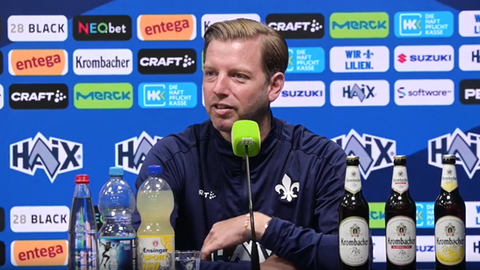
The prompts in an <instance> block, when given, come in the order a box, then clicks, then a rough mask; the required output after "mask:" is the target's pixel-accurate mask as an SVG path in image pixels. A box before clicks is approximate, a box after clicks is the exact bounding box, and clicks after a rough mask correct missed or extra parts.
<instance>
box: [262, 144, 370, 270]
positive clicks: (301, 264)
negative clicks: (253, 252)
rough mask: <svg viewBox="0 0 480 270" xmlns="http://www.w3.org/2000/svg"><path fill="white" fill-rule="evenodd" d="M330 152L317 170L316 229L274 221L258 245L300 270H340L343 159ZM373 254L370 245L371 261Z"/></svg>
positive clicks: (336, 151) (338, 153)
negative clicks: (339, 241)
mask: <svg viewBox="0 0 480 270" xmlns="http://www.w3.org/2000/svg"><path fill="white" fill-rule="evenodd" d="M331 148H333V149H330V150H331V152H332V154H330V155H329V156H327V158H325V159H323V160H321V163H320V165H319V168H318V170H316V171H317V176H316V181H317V182H316V183H317V194H316V196H317V197H316V198H315V202H316V208H315V214H316V217H317V218H318V221H317V228H303V227H297V226H296V225H295V224H293V223H291V222H289V221H286V220H282V219H279V218H276V217H273V218H272V219H271V220H270V222H269V225H268V227H267V229H266V230H265V233H264V234H263V236H262V237H261V239H260V241H259V242H260V243H261V244H262V245H263V246H264V247H265V248H267V249H270V250H271V251H272V252H273V253H274V254H276V255H277V256H279V257H281V258H283V259H285V260H287V261H290V262H292V263H293V264H294V265H296V267H298V268H299V269H302V270H303V269H305V270H306V269H325V270H327V269H328V270H337V269H339V254H338V248H339V246H338V207H339V204H340V201H341V198H342V197H343V194H344V181H345V170H346V161H345V160H346V155H345V153H344V151H343V150H341V149H340V148H337V147H331ZM370 243H371V241H370ZM372 251H373V246H372V245H371V246H370V258H373V256H372ZM371 263H372V260H371V261H370V264H371Z"/></svg>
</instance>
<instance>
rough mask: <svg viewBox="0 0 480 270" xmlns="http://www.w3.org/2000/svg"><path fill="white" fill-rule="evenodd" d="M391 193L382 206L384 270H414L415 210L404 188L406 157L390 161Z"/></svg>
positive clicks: (415, 247)
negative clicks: (391, 173)
mask: <svg viewBox="0 0 480 270" xmlns="http://www.w3.org/2000/svg"><path fill="white" fill-rule="evenodd" d="M393 165H394V167H393V176H392V191H391V194H390V197H389V198H388V200H387V202H386V203H385V236H386V249H387V270H416V269H417V266H416V262H417V259H416V258H417V245H416V238H417V230H416V229H417V226H416V218H417V207H416V205H415V201H414V200H413V199H412V196H411V195H410V191H409V189H408V176H407V167H406V165H407V157H406V156H395V157H394V158H393Z"/></svg>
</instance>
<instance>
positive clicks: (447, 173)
mask: <svg viewBox="0 0 480 270" xmlns="http://www.w3.org/2000/svg"><path fill="white" fill-rule="evenodd" d="M441 188H442V189H443V190H445V191H447V192H452V191H454V190H455V189H457V188H458V181H457V171H456V168H455V165H452V164H444V165H443V170H442V183H441Z"/></svg>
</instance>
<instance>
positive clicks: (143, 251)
mask: <svg viewBox="0 0 480 270" xmlns="http://www.w3.org/2000/svg"><path fill="white" fill-rule="evenodd" d="M137 239H138V240H137V241H138V245H137V250H138V261H139V264H140V265H139V269H140V270H145V269H156V270H170V269H171V268H170V267H172V266H173V265H174V263H175V258H174V257H173V256H174V253H173V245H174V242H173V241H174V236H173V235H158V236H150V235H145V236H144V235H142V236H138V237H137Z"/></svg>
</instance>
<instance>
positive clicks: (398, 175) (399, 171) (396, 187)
mask: <svg viewBox="0 0 480 270" xmlns="http://www.w3.org/2000/svg"><path fill="white" fill-rule="evenodd" d="M392 191H394V192H397V193H399V194H403V193H405V192H407V191H408V175H407V167H405V166H401V165H397V166H394V167H393V176H392Z"/></svg>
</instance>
